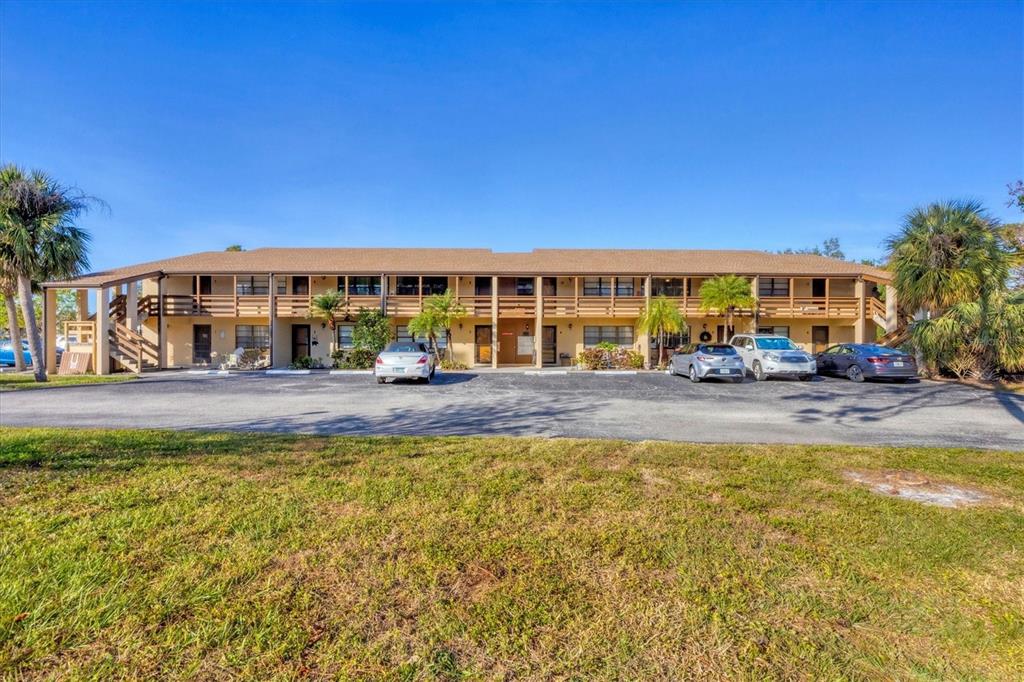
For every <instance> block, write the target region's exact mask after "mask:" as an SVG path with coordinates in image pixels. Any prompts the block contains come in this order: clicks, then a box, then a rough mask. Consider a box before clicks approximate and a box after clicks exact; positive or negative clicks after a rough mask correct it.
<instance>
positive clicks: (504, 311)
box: [498, 296, 537, 317]
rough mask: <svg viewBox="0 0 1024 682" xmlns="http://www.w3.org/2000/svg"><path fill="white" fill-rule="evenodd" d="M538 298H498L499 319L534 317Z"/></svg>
mask: <svg viewBox="0 0 1024 682" xmlns="http://www.w3.org/2000/svg"><path fill="white" fill-rule="evenodd" d="M536 314H537V297H536V296H498V317H534V316H535V315H536Z"/></svg>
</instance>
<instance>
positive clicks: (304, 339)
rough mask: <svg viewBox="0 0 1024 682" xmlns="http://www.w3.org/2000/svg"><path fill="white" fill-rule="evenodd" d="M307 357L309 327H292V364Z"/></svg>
mask: <svg viewBox="0 0 1024 682" xmlns="http://www.w3.org/2000/svg"><path fill="white" fill-rule="evenodd" d="M304 357H309V325H308V324H293V325H292V362H295V361H296V360H298V359H299V358H304Z"/></svg>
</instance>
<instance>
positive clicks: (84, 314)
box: [75, 289, 89, 322]
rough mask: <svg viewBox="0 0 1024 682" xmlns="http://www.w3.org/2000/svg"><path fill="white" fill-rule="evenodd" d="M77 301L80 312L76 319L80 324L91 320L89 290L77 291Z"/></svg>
mask: <svg viewBox="0 0 1024 682" xmlns="http://www.w3.org/2000/svg"><path fill="white" fill-rule="evenodd" d="M75 299H76V301H77V303H78V312H77V314H76V315H75V318H76V319H77V320H78V321H79V322H85V321H86V320H88V319H89V290H88V289H76V290H75Z"/></svg>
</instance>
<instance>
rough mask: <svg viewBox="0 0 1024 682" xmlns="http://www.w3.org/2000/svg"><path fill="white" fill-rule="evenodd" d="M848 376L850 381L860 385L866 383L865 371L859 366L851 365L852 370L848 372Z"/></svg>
mask: <svg viewBox="0 0 1024 682" xmlns="http://www.w3.org/2000/svg"><path fill="white" fill-rule="evenodd" d="M846 376H847V377H849V379H850V381H855V382H857V383H858V384H859V383H861V382H862V381H864V370H862V369H861V368H860V366H859V365H850V368H849V369H847V370H846Z"/></svg>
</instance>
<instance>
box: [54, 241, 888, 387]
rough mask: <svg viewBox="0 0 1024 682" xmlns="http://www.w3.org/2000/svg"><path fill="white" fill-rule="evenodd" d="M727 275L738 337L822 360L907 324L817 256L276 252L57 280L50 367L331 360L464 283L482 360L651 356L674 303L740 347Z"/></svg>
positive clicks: (870, 283)
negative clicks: (361, 332) (324, 307)
mask: <svg viewBox="0 0 1024 682" xmlns="http://www.w3.org/2000/svg"><path fill="white" fill-rule="evenodd" d="M721 274H737V275H742V276H744V277H746V278H748V279H749V281H750V287H751V292H752V294H753V295H754V296H755V297H756V299H757V305H756V306H755V307H753V308H750V309H747V310H741V311H739V312H738V316H737V318H736V322H735V326H736V330H735V331H771V332H777V333H780V334H785V335H788V336H789V337H791V338H792V339H793V340H794V341H795V342H797V343H799V344H800V345H801V346H803V347H804V348H805V349H807V350H809V351H814V350H818V349H821V348H823V347H824V346H825V345H828V344H832V343H836V342H841V341H870V340H873V339H874V338H875V337H876V334H877V333H879V332H878V331H877V330H878V329H881V330H882V333H884V332H890V331H893V330H894V329H895V328H896V325H897V321H896V292H895V291H894V290H893V289H892V287H891V286H887V287H886V291H885V296H884V301H883V300H882V297H880V295H879V288H880V285H888V284H889V278H888V274H887V273H886V272H885V271H884V270H880V269H878V268H874V267H870V266H865V265H859V264H856V263H850V262H846V261H841V260H835V259H831V258H825V257H821V256H813V255H796V254H770V253H765V252H760V251H697V250H597V249H537V250H534V251H530V252H521V253H505V252H494V251H490V250H487V249H436V248H433V249H375V248H351V249H347V248H264V249H256V250H253V251H241V252H205V253H196V254H191V255H185V256H180V257H176V258H169V259H166V260H161V261H154V262H150V263H142V264H138V265H129V266H125V267H121V268H115V269H112V270H107V271H102V272H93V273H89V274H87V275H83V276H82V277H79V278H77V279H75V280H72V281H67V282H48V283H46V284H45V285H44V289H45V291H46V296H45V305H44V310H45V315H44V327H45V333H46V339H47V344H46V347H47V349H48V353H47V354H48V358H49V361H48V366H50V367H53V366H54V364H55V348H56V337H57V335H58V334H62V333H63V334H66V336H67V337H68V338H67V344H68V348H69V349H74V350H79V351H82V352H88V353H91V364H92V367H93V368H94V369H95V371H97V372H98V373H106V372H109V371H111V370H112V369H116V368H118V367H123V368H126V369H131V370H137V369H139V368H140V367H145V368H150V367H152V368H172V367H195V366H216V365H217V364H219V362H220V361H222V359H223V358H226V357H227V355H228V354H230V353H231V352H232V351H233V350H234V349H235V348H238V347H242V348H246V349H255V350H259V351H260V352H263V353H265V354H266V356H267V358H268V359H269V361H270V363H271V364H272V365H273V366H275V367H283V366H287V365H288V364H289V363H291V362H292V361H293V360H294V359H296V358H298V357H301V356H311V357H314V358H319V359H320V360H322V361H323V363H324V365H325V366H329V365H330V354H331V351H332V350H334V349H336V348H344V347H346V346H348V345H350V344H351V340H352V328H353V322H354V318H355V315H356V314H357V313H358V311H359V310H360V309H361V308H378V309H382V310H384V311H385V312H386V314H387V316H388V317H389V318H390V319H391V321H392V324H393V330H394V334H395V336H396V337H397V338H403V337H406V336H407V334H408V333H407V331H406V325H407V324H408V321H409V319H410V318H412V317H413V316H415V315H416V314H417V313H418V312H419V311H420V310H421V309H422V305H423V301H424V299H425V298H426V297H428V296H430V295H431V294H434V293H443V292H444V291H445V290H448V289H450V290H451V291H453V292H454V294H455V295H456V296H457V297H458V299H459V300H460V302H461V303H462V305H463V306H464V307H465V308H466V312H467V314H466V317H465V318H464V319H463V320H461V321H460V322H459V323H457V324H456V325H455V327H454V328H453V330H452V344H453V348H452V351H453V354H454V356H455V358H456V359H457V360H460V361H461V362H463V363H465V364H467V365H470V366H487V367H501V366H514V365H522V366H537V367H542V366H546V365H559V364H567V363H569V362H571V361H572V359H573V358H574V357H575V356H576V354H577V353H578V352H579V351H580V350H581V349H583V348H585V347H587V346H591V345H595V344H597V343H600V342H602V341H611V342H613V343H616V344H620V345H623V346H628V347H632V348H634V349H636V350H638V351H640V352H642V353H644V355H645V356H646V357H648V358H650V357H651V355H652V340H651V339H650V338H648V337H647V336H645V335H643V334H641V333H639V332H638V330H637V329H636V321H637V317H638V316H639V314H640V312H641V311H642V310H643V309H644V307H645V305H646V304H647V302H648V301H649V300H650V299H651V298H653V297H656V296H662V295H663V296H667V297H668V298H670V299H671V300H672V301H673V302H674V303H675V304H676V305H677V306H678V307H679V310H680V312H681V313H682V314H683V316H684V317H685V319H686V328H685V330H684V332H683V333H682V334H680V335H679V337H678V338H675V339H672V340H671V342H672V343H679V342H683V341H685V340H686V339H687V338H692V339H694V340H697V339H698V338H700V336H701V334H702V333H706V334H710V336H711V338H712V339H714V340H725V339H727V337H728V336H729V333H730V330H727V329H726V328H725V318H724V316H723V315H722V314H721V313H720V311H703V310H702V309H701V305H700V303H701V301H700V287H701V284H702V283H703V282H704V281H705V280H706V279H708V278H710V277H714V276H716V275H721ZM61 288H64V289H75V290H76V291H77V292H78V318H79V320H78V321H76V322H72V323H67V324H66V329H58V325H57V324H56V314H55V311H56V291H57V290H58V289H61ZM328 290H337V291H340V292H342V293H343V294H344V295H345V298H346V301H347V307H346V313H347V314H343V319H341V320H339V323H338V328H337V330H335V331H332V330H330V329H329V328H328V327H327V325H326V324H324V323H323V322H321V321H319V320H316V319H313V318H311V316H310V304H311V299H312V297H314V296H316V295H317V294H320V293H322V292H325V291H328Z"/></svg>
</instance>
